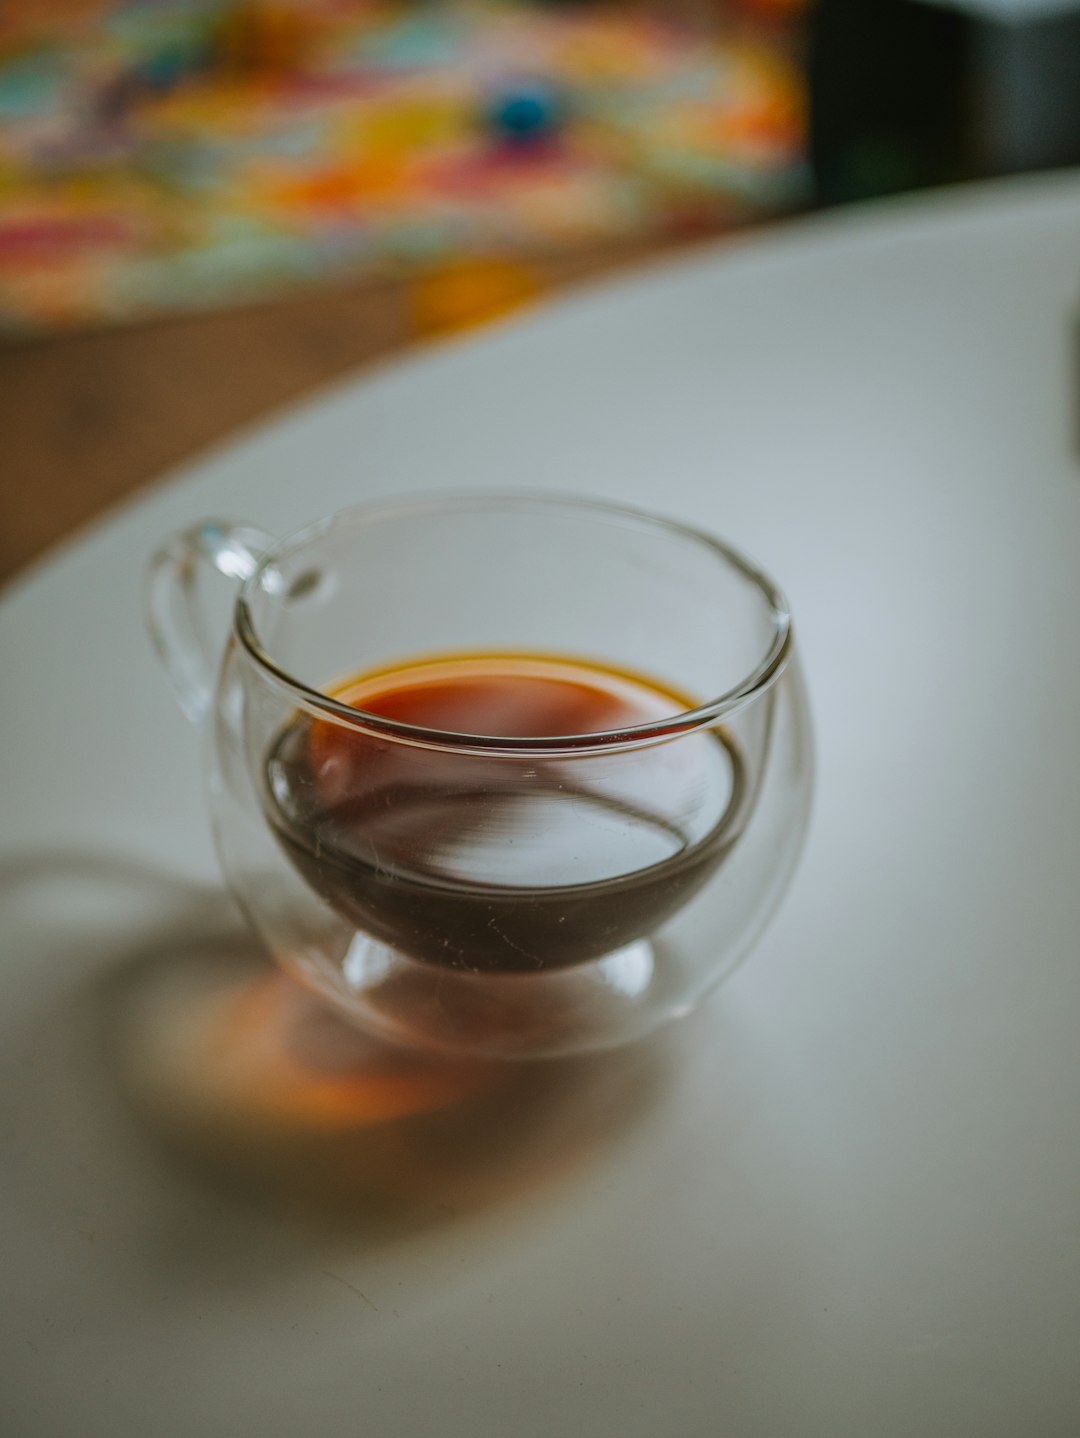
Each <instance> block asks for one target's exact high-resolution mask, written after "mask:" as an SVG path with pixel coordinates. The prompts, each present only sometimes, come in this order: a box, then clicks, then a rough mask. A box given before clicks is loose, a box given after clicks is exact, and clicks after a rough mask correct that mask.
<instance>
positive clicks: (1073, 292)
mask: <svg viewBox="0 0 1080 1438" xmlns="http://www.w3.org/2000/svg"><path fill="white" fill-rule="evenodd" d="M1078 297H1080V182H1078V180H1077V179H1076V178H1069V177H1064V178H1060V179H1052V180H1039V181H1028V182H1013V183H1011V184H1007V185H1003V186H999V187H991V188H986V189H973V190H969V191H961V192H953V193H942V194H939V195H936V196H933V197H930V198H925V199H912V200H907V201H901V202H893V203H890V204H888V205H884V206H880V207H877V208H873V209H867V210H865V211H863V212H849V213H847V214H835V215H831V216H827V217H824V218H820V219H812V220H810V221H808V222H800V223H798V224H795V225H792V226H790V227H788V228H782V229H778V230H776V231H774V232H772V233H770V234H766V235H763V236H760V237H750V238H747V239H741V240H737V241H734V242H728V243H724V244H721V245H718V246H717V247H716V248H715V249H713V250H710V251H708V252H706V253H704V254H703V255H701V256H700V257H696V258H693V259H690V260H689V261H684V262H680V263H677V264H674V265H672V266H667V267H664V266H662V267H660V268H659V269H657V270H656V271H655V272H652V273H648V274H645V275H643V276H641V277H639V278H636V279H633V280H630V281H629V282H619V283H616V284H613V285H611V286H610V287H604V288H601V289H599V290H597V291H595V292H592V293H589V294H587V295H584V296H582V297H580V298H577V299H572V300H571V301H570V302H568V303H565V304H557V305H555V306H553V307H552V308H551V309H550V310H548V311H547V312H543V313H540V314H539V315H537V316H535V317H533V318H530V319H527V320H524V321H520V322H517V323H513V324H509V325H507V326H505V327H503V328H501V329H499V330H496V331H491V332H490V333H488V334H487V335H484V336H481V337H478V338H476V339H470V340H467V341H465V342H461V343H453V344H450V345H449V346H446V347H443V348H439V349H436V350H434V351H432V352H430V353H428V354H425V355H422V356H420V357H419V358H417V359H414V360H410V361H408V362H406V363H404V364H401V365H395V366H392V367H390V368H388V369H386V370H384V371H382V372H381V373H378V374H375V375H369V376H366V377H361V378H360V379H359V380H358V381H357V382H355V383H348V384H345V385H343V386H341V387H339V388H336V389H335V390H333V391H332V392H330V393H328V394H327V395H326V396H325V397H324V398H321V399H320V400H318V401H317V402H316V403H313V404H310V405H306V406H303V407H301V408H299V409H297V410H295V411H293V412H291V413H289V414H287V415H284V416H283V417H282V418H281V419H280V420H279V421H277V422H275V423H274V424H272V425H269V426H267V427H264V428H259V429H257V430H254V431H253V432H252V433H250V434H249V435H247V436H245V437H243V438H241V439H240V440H239V441H238V442H237V443H236V444H235V445H232V446H229V447H227V448H225V449H223V450H221V451H219V452H216V453H214V454H212V455H210V456H208V457H207V458H206V459H205V460H204V461H203V462H202V463H200V464H197V465H195V466H193V467H191V468H190V469H188V470H187V471H186V472H184V473H183V474H181V475H178V476H176V477H175V478H174V479H173V480H172V481H171V482H169V483H167V484H164V485H162V486H161V487H160V488H158V489H157V490H155V491H154V492H152V493H150V494H149V495H148V496H146V497H145V498H143V499H141V500H140V501H138V502H137V503H135V504H132V505H130V506H128V507H126V508H124V509H122V510H121V511H119V512H118V513H116V514H114V515H112V516H111V517H109V519H108V520H107V522H105V523H103V524H102V525H101V526H100V527H98V528H97V529H95V530H94V531H93V532H91V533H89V534H87V535H85V536H84V537H82V538H80V539H79V540H78V541H77V542H75V543H74V544H72V545H70V546H69V547H67V548H66V549H65V550H63V551H62V552H60V553H58V554H56V555H55V556H54V557H52V558H51V559H50V560H49V561H47V562H46V563H45V564H44V565H42V566H41V567H39V568H38V569H37V570H36V571H34V572H33V573H31V574H30V575H29V576H28V577H26V578H25V579H24V580H23V581H22V582H21V583H20V584H18V585H17V586H16V587H15V588H14V589H12V590H11V591H9V593H8V595H7V597H6V599H5V601H4V602H3V604H2V605H0V666H2V667H0V672H2V674H3V685H2V690H0V705H2V722H3V734H4V744H3V748H2V749H0V787H2V794H3V815H4V821H5V822H4V825H3V831H2V844H3V852H2V854H0V904H2V905H3V915H2V920H0V934H2V936H3V937H2V940H0V945H2V963H0V1094H2V1102H0V1144H2V1152H3V1154H4V1159H3V1166H4V1170H5V1176H4V1180H3V1183H2V1184H0V1250H2V1252H3V1264H4V1276H3V1281H2V1283H0V1307H2V1320H0V1323H2V1329H0V1331H2V1333H3V1347H2V1350H0V1351H2V1354H3V1356H2V1358H0V1431H2V1432H3V1433H5V1434H11V1435H13V1438H16V1435H17V1438H29V1435H49V1438H66V1435H79V1438H89V1435H99V1434H100V1435H106V1434H107V1435H110V1438H120V1435H128V1434H139V1435H140V1438H164V1435H170V1438H171V1435H177V1438H179V1435H193V1434H200V1435H208V1434H209V1435H217V1434H221V1435H229V1438H242V1435H248V1434H250V1435H259V1438H277V1435H282V1438H284V1435H293V1434H298V1433H311V1434H317V1435H350V1438H351V1435H356V1434H361V1433H362V1434H372V1435H380V1438H382V1436H383V1435H404V1434H408V1435H411V1434H422V1435H426V1434H438V1435H439V1438H458V1435H460V1438H466V1435H467V1438H496V1435H498V1438H506V1435H514V1438H541V1435H543V1438H550V1435H552V1434H560V1435H564V1438H597V1435H608V1434H610V1435H618V1438H657V1435H664V1438H706V1435H708V1436H709V1438H712V1435H719V1434H725V1435H728V1434H730V1435H733V1438H752V1435H761V1438H781V1436H782V1435H791V1438H843V1435H858V1438H864V1435H866V1438H868V1436H869V1435H873V1438H894V1435H895V1438H912V1435H916V1434H917V1435H920V1438H931V1435H934V1438H936V1435H942V1438H967V1435H971V1438H998V1435H1000V1438H1015V1435H1018V1434H1030V1435H1037V1438H1059V1435H1060V1438H1067V1435H1068V1436H1069V1438H1071V1435H1075V1434H1076V1433H1078V1432H1080V1037H1078V1031H1080V764H1078V763H1077V736H1078V734H1080V662H1078V653H1080V623H1078V614H1080V461H1078V458H1077V449H1076V440H1077V399H1078V395H1080V381H1078V379H1077V375H1076V372H1075V370H1074V368H1073V367H1072V351H1071V348H1070V337H1071V329H1070V326H1071V323H1072V320H1073V317H1074V315H1075V312H1076V309H1077V301H1078ZM444 486H445V487H463V486H465V487H475V486H480V487H485V486H493V487H502V486H523V487H529V488H545V487H555V488H558V489H561V490H573V491H583V492H587V493H591V494H594V495H599V496H610V497H617V498H619V499H625V500H627V501H630V502H637V503H641V504H644V505H646V506H648V507H653V508H658V509H661V510H664V511H667V512H670V513H672V514H675V515H680V516H683V517H686V518H688V519H690V520H692V521H696V522H698V523H701V524H704V525H707V526H709V527H710V528H713V529H715V530H718V531H720V532H721V533H723V534H725V535H727V536H728V537H729V538H731V539H732V540H734V541H735V542H737V543H739V544H740V545H742V546H743V547H745V548H746V549H748V550H749V551H750V552H751V553H753V554H755V555H757V556H758V557H759V558H760V559H761V560H762V561H763V562H764V563H765V564H766V565H767V566H768V567H769V568H770V569H771V570H772V571H773V572H774V573H775V574H776V575H777V576H778V577H779V578H780V579H781V580H782V582H783V583H784V584H785V586H786V588H787V590H788V593H789V596H790V598H791V600H792V602H793V607H794V611H795V615H796V622H797V625H798V633H799V638H800V642H801V644H802V648H803V654H804V658H805V663H806V669H807V674H808V678H809V684H810V689H811V695H812V701H813V705H814V711H815V719H816V729H817V743H818V754H819V779H818V791H817V797H816V807H815V814H814V819H813V824H812V828H811V834H810V839H809V842H808V847H807V850H806V854H805V856H804V860H803V862H802V865H801V868H800V870H799V872H798V875H797V877H796V880H795V884H794V886H793V888H792V890H791V892H790V894H789V896H788V898H787V900H786V902H785V904H784V906H783V908H782V910H781V912H780V915H779V917H778V918H777V919H776V920H775V921H774V923H773V925H772V927H771V928H770V929H769V931H768V933H767V935H766V936H765V938H764V940H763V941H762V942H761V944H760V945H759V947H758V949H757V951H756V952H755V953H754V954H753V955H752V957H751V959H750V960H749V961H748V962H747V964H746V965H745V966H744V967H743V968H742V969H741V970H740V971H739V973H738V974H737V975H736V976H735V977H734V978H733V979H732V980H731V981H730V982H729V983H728V984H727V985H726V986H725V987H724V988H723V989H722V990H721V991H720V992H719V993H718V994H717V995H716V996H714V998H713V999H711V1000H710V1001H709V1003H708V1004H707V1005H706V1006H705V1008H704V1010H703V1011H702V1012H701V1013H700V1014H699V1015H697V1016H696V1017H695V1018H694V1019H693V1020H691V1021H690V1022H689V1023H688V1024H687V1025H685V1026H684V1027H683V1028H682V1029H681V1030H677V1031H676V1033H675V1034H674V1035H673V1038H674V1048H675V1050H676V1055H677V1056H676V1059H675V1060H674V1061H673V1067H672V1068H670V1069H669V1070H668V1071H667V1077H666V1079H665V1080H664V1082H663V1084H662V1085H661V1086H660V1089H659V1091H658V1092H657V1093H656V1094H654V1096H653V1099H652V1101H651V1102H650V1104H649V1105H648V1107H647V1112H643V1113H642V1115H641V1116H640V1119H639V1121H637V1122H636V1123H635V1124H632V1125H630V1126H629V1127H628V1128H627V1129H626V1130H625V1131H624V1132H622V1133H621V1134H620V1135H619V1136H618V1137H615V1136H612V1140H611V1143H610V1144H608V1145H607V1146H600V1147H599V1148H598V1149H597V1152H596V1153H595V1154H594V1155H593V1156H592V1158H591V1159H590V1161H589V1162H587V1163H583V1164H581V1165H579V1166H578V1167H577V1168H576V1169H574V1171H573V1172H572V1173H570V1174H569V1175H567V1176H564V1177H563V1178H562V1179H561V1180H559V1181H558V1182H552V1183H550V1184H547V1185H544V1186H541V1187H539V1188H537V1189H535V1190H534V1191H530V1192H529V1193H527V1194H525V1195H524V1196H519V1197H518V1198H517V1199H515V1200H514V1201H512V1202H509V1201H508V1202H506V1203H503V1204H501V1205H494V1206H493V1207H492V1208H491V1209H490V1210H488V1211H486V1212H485V1213H483V1214H472V1215H465V1216H458V1217H457V1218H451V1217H448V1218H447V1221H446V1222H445V1223H444V1224H442V1225H441V1226H440V1225H436V1226H434V1227H433V1228H431V1229H429V1230H426V1231H425V1232H424V1233H423V1234H421V1235H419V1236H416V1237H415V1238H412V1239H409V1238H406V1237H398V1238H395V1239H394V1240H393V1241H389V1240H387V1241H386V1242H376V1241H373V1240H371V1239H370V1238H368V1239H365V1240H360V1239H358V1238H355V1237H350V1236H349V1235H348V1234H345V1235H342V1234H338V1235H336V1236H335V1237H334V1238H333V1239H332V1240H331V1239H329V1238H319V1239H316V1238H314V1237H313V1236H312V1235H311V1234H309V1233H307V1232H306V1231H305V1232H303V1233H302V1232H301V1231H300V1229H299V1228H297V1227H295V1226H294V1225H292V1224H291V1223H290V1222H288V1221H285V1220H283V1219H278V1218H275V1217H270V1216H267V1215H265V1214H261V1213H258V1212H256V1211H255V1210H250V1211H249V1210H248V1209H247V1208H245V1207H244V1204H243V1202H241V1201H240V1200H238V1199H236V1198H235V1197H233V1196H230V1195H226V1194H224V1193H220V1194H219V1193H218V1192H217V1191H216V1190H215V1189H214V1188H213V1186H212V1185H208V1184H207V1183H206V1182H204V1181H203V1180H202V1179H196V1178H195V1177H192V1176H188V1175H187V1173H186V1171H185V1170H184V1169H183V1168H182V1167H179V1166H177V1165H175V1164H174V1162H173V1159H172V1158H170V1157H168V1156H167V1155H165V1154H164V1151H162V1153H161V1154H159V1152H158V1148H157V1147H156V1146H155V1143H154V1142H152V1141H151V1140H149V1139H147V1138H145V1137H144V1136H143V1134H144V1131H143V1130H142V1129H137V1128H136V1127H135V1126H134V1124H133V1121H132V1120H131V1119H130V1116H129V1115H128V1113H127V1111H126V1109H125V1108H124V1105H123V1103H122V1102H121V1100H120V1099H119V1098H118V1096H117V1093H116V1091H115V1089H114V1087H113V1086H112V1084H111V1080H110V1078H109V1076H108V1073H107V1072H106V1070H107V1067H108V1066H107V1064H106V1063H105V1061H104V1059H103V1054H105V1053H106V1052H107V1051H108V1042H107V1040H106V1038H103V1037H102V1035H103V1033H106V1029H107V1023H106V1020H107V1018H108V1014H109V1004H110V1002H111V999H110V995H111V994H112V992H113V990H112V988H111V987H110V985H111V984H112V983H113V981H114V978H115V976H116V973H117V972H118V970H119V968H120V967H121V966H122V964H123V963H129V962H130V957H131V955H132V954H133V953H135V952H137V951H138V950H139V942H140V936H142V935H144V934H146V933H157V932H159V931H160V930H161V927H162V925H163V924H166V923H168V924H170V925H173V927H174V929H175V926H176V925H177V923H178V922H179V923H180V926H181V927H180V930H179V932H182V924H183V919H184V909H185V901H184V898H183V896H184V894H190V893H192V892H193V889H192V886H194V885H202V886H212V885H214V884H215V883H216V878H215V875H216V870H215V864H214V858H213V854H212V849H211V844H210V839H209V835H208V830H207V823H206V820H205V817H204V814H203V809H202V801H201V796H200V792H199V783H198V779H197V766H198V750H199V745H198V740H197V738H196V736H195V734H194V733H193V732H192V731H190V730H189V729H188V728H187V726H186V725H185V723H184V721H183V720H182V719H181V717H180V715H179V713H178V712H177V711H176V710H175V708H174V706H173V704H172V701H171V699H170V697H169V695H168V693H167V692H166V689H165V685H164V683H163V681H162V679H161V676H160V674H159V673H158V671H157V668H156V665H155V661H154V659H153V657H152V655H151V653H150V650H149V646H148V644H147V642H146V640H145V638H144V635H143V632H142V628H141V620H140V614H139V606H140V582H141V571H142V566H143V562H144V560H145V557H146V555H147V553H148V552H149V551H150V550H151V548H152V547H153V546H154V545H155V544H156V542H157V541H158V539H159V538H160V537H161V536H163V535H165V534H166V533H168V532H169V531H170V530H172V529H173V528H175V527H177V526H179V525H183V524H186V523H188V522H190V521H193V520H195V519H197V518H199V517H201V516H204V515H206V514H207V513H214V514H227V515H235V516H237V517H241V518H245V519H248V520H250V521H252V522H254V523H257V524H259V525H262V526H264V527H266V528H269V529H271V530H273V531H278V532H283V531H286V530H288V529H291V528H294V527H296V526H298V525H299V524H300V523H302V522H304V521H306V520H308V519H310V518H313V517H315V516H316V515H318V514H320V513H322V512H325V511H328V510H332V509H335V508H340V507H343V506H345V505H347V504H349V503H352V502H355V501H358V500H362V499H364V498H366V497H374V496H377V495H384V494H388V493H394V492H398V491H404V490H417V489H437V488H441V487H444ZM131 861H134V862H135V863H136V864H138V865H144V866H147V867H148V869H151V870H153V871H154V872H155V873H157V874H158V875H159V876H160V877H159V878H157V879H151V878H147V877H140V873H139V871H137V870H136V869H135V868H134V866H133V865H132V863H131ZM125 866H127V867H126V868H125ZM184 885H187V886H188V887H187V889H184V888H183V887H182V886H184ZM178 894H179V895H180V899H179V900H178V899H177V895H178ZM103 1023H105V1024H106V1029H103V1028H102V1024H103ZM108 1032H111V1030H109V1031H108Z"/></svg>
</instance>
